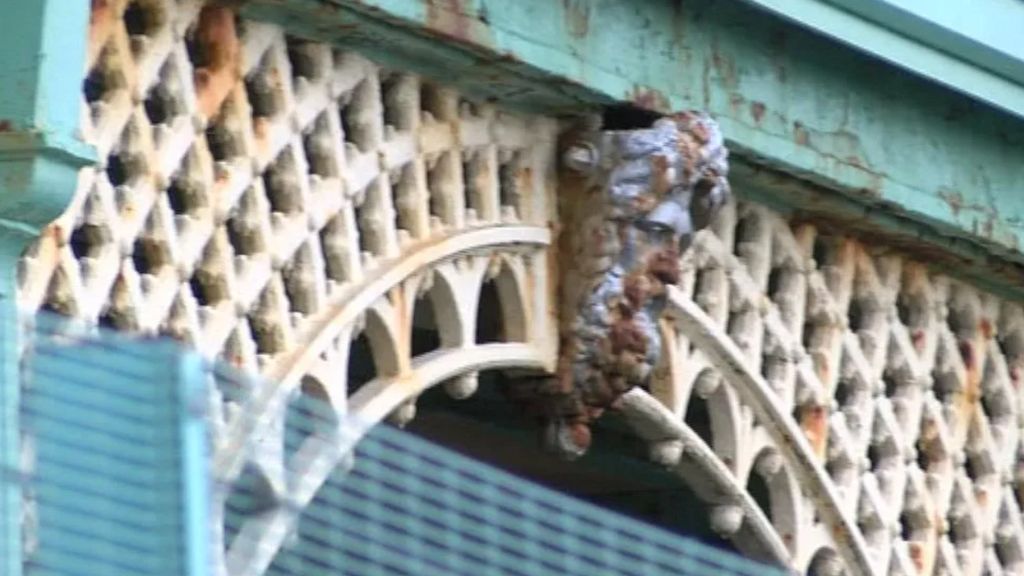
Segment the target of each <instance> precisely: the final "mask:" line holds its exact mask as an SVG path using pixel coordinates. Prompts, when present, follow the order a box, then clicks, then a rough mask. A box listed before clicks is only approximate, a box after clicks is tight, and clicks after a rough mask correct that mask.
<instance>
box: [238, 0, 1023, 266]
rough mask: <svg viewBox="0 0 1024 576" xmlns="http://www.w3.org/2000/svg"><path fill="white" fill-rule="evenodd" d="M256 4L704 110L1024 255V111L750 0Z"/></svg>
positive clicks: (373, 48) (267, 0) (369, 40)
mask: <svg viewBox="0 0 1024 576" xmlns="http://www.w3.org/2000/svg"><path fill="white" fill-rule="evenodd" d="M245 10H246V12H247V14H248V15H251V16H255V17H259V18H269V19H273V20H278V21H281V22H284V23H286V24H288V25H289V26H293V29H295V30H296V32H297V33H301V34H307V35H312V36H315V37H317V38H321V39H329V40H332V41H335V42H338V43H339V44H341V45H348V46H352V47H356V48H359V49H361V50H366V51H370V52H372V53H373V55H374V56H375V57H384V58H385V60H388V61H389V62H391V63H394V64H395V65H403V66H409V65H412V66H416V67H417V68H419V69H422V70H424V71H425V72H426V73H428V74H431V75H435V76H438V77H439V78H441V79H444V80H446V81H454V82H456V83H457V84H461V85H462V87H463V88H464V89H466V90H467V91H468V92H471V93H474V94H476V95H479V96H483V97H491V98H494V99H497V100H501V101H503V102H506V103H511V104H519V105H524V106H529V107H531V108H542V109H544V110H546V111H548V112H550V113H566V112H570V113H571V112H576V113H579V112H581V111H586V109H587V108H586V106H588V105H592V106H599V105H602V104H607V103H609V102H612V101H624V100H625V101H634V102H636V103H638V104H641V105H644V106H648V107H654V108H659V109H668V108H672V109H683V108H700V109H706V110H709V111H710V112H711V113H712V114H714V115H715V116H716V118H717V119H718V120H719V121H720V122H721V124H722V126H723V129H724V131H725V133H726V134H727V135H728V137H729V138H730V144H731V146H732V148H733V150H734V151H735V152H737V153H739V154H742V155H744V156H746V157H748V158H751V159H756V160H757V161H758V162H761V163H763V164H765V165H767V166H771V167H773V168H776V169H779V170H782V171H784V172H788V173H791V174H794V175H797V176H799V177H800V178H804V179H807V180H810V181H812V182H814V183H816V184H819V185H822V186H824V187H827V188H830V189H833V190H836V191H837V192H839V193H841V194H845V195H846V196H847V197H848V198H850V199H852V200H854V201H856V202H859V203H861V204H863V205H864V206H867V207H874V208H884V209H887V210H895V211H899V212H901V213H903V214H904V215H906V216H907V217H908V219H907V220H906V221H908V222H911V223H914V222H916V223H920V224H922V225H925V226H927V227H929V228H936V229H938V230H940V231H941V232H942V233H943V234H949V235H955V236H960V237H962V238H964V239H965V240H968V241H970V242H974V243H976V244H977V245H978V246H979V249H984V250H988V251H993V252H995V253H997V254H1000V255H1001V256H1002V257H1005V258H1009V259H1014V260H1018V261H1024V254H1022V252H1021V246H1022V242H1024V194H1022V193H1020V190H1019V188H1020V186H1022V184H1020V183H1021V182H1024V162H1022V161H1021V160H1022V159H1024V142H1022V141H1021V140H1022V138H1021V137H1020V136H1019V134H1020V133H1024V130H1022V129H1024V122H1022V121H1021V120H1019V119H1017V118H1015V117H1012V116H1009V115H1006V114H1002V113H1000V112H997V111H995V110H993V109H990V108H988V107H986V106H984V105H981V104H979V103H977V102H975V101H972V100H970V99H968V98H966V97H964V96H962V95H959V94H956V93H954V92H952V91H950V90H947V89H945V88H943V87H941V86H939V85H937V84H932V83H930V82H927V81H925V80H922V79H920V78H917V77H914V76H911V75H909V74H907V73H904V72H901V71H900V70H898V69H896V68H895V67H893V66H889V65H887V64H885V63H883V62H880V61H878V60H874V59H871V58H869V57H866V56H864V55H862V54H859V53H857V52H855V51H854V50H852V49H849V48H847V47H845V46H842V45H840V44H838V43H835V42H833V41H830V40H827V39H825V38H823V37H820V36H816V35H814V34H812V33H810V32H807V31H804V30H802V29H800V28H797V27H796V26H794V25H792V24H790V23H787V22H785V21H783V20H781V19H779V18H776V17H774V16H772V15H771V14H769V13H766V12H763V11H759V10H757V9H755V8H752V7H750V6H748V5H745V4H741V3H739V2H724V1H718V2H711V1H707V0H695V1H690V2H686V3H679V2H673V1H670V0H648V1H644V2H627V1H625V0H592V1H589V2H588V1H585V0H566V1H565V2H548V1H546V0H520V1H517V2H498V1H496V0H463V1H455V0H449V1H445V2H441V1H435V2H428V1H425V0H367V1H365V2H357V1H355V0H330V1H328V0H249V2H248V3H247V6H246V8H245ZM459 23H462V24H466V26H464V27H462V28H460V27H459V26H458V24H459ZM424 54H429V57H427V56H423V55H424ZM438 58H440V59H441V60H440V61H441V62H444V64H443V65H439V64H438V60H437V59H438Z"/></svg>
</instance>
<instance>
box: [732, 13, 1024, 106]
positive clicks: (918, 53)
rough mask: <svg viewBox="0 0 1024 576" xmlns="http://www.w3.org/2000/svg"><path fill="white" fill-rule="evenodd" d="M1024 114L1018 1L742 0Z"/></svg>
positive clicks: (1023, 20) (1023, 17)
mask: <svg viewBox="0 0 1024 576" xmlns="http://www.w3.org/2000/svg"><path fill="white" fill-rule="evenodd" d="M745 1H747V2H749V3H751V4H754V5H756V6H759V7H761V8H764V9H765V10H769V11H771V12H774V13H776V14H778V15H780V16H783V17H784V18H786V19H788V20H791V21H793V22H796V23H798V24H800V25H802V26H806V27H808V28H810V29H812V30H816V31H818V32H821V33H822V34H825V35H827V36H830V37H832V38H835V39H837V40H839V41H840V42H843V43H846V44H849V45H850V46H852V47H854V48H856V49H857V50H860V51H863V52H865V53H867V54H871V55H873V56H876V57H878V58H881V59H882V60H886V61H888V62H891V63H892V64H894V65H896V66H899V67H902V68H905V69H906V70H909V71H911V72H913V73H915V74H919V75H921V76H923V77H925V78H929V79H931V80H934V81H936V82H939V83H941V84H944V85H946V86H948V87H950V88H952V89H954V90H957V91H959V92H963V93H964V94H967V95H969V96H971V97H973V98H977V99H978V100H981V101H984V102H988V103H989V104H992V105H993V106H996V107H999V108H1002V109H1004V110H1006V111H1007V112H1010V113H1011V114H1014V115H1017V116H1021V117H1024V45H1022V43H1021V41H1020V39H1021V34H1022V33H1024V32H1022V31H1024V4H1022V3H1021V2H1019V1H1018V0H977V1H976V2H971V3H969V4H968V3H963V2H926V1H924V0H745Z"/></svg>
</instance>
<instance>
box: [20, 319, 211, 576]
mask: <svg viewBox="0 0 1024 576" xmlns="http://www.w3.org/2000/svg"><path fill="white" fill-rule="evenodd" d="M25 373H26V378H25V393H24V400H23V412H22V434H23V437H24V438H26V439H27V440H26V441H28V442H29V443H30V446H32V448H33V449H32V450H31V452H32V453H34V455H35V457H34V458H33V459H30V460H31V461H30V462H26V463H25V464H23V466H25V467H26V469H27V470H26V471H29V472H30V479H29V481H28V483H27V484H25V485H24V488H26V489H27V490H26V492H25V496H26V497H27V499H28V501H30V502H32V503H33V505H34V506H35V508H36V510H37V514H36V517H37V521H36V522H35V523H34V525H32V524H30V525H29V526H27V528H28V532H29V533H30V534H31V533H34V534H35V537H34V538H33V539H34V540H36V541H37V542H38V545H37V546H33V547H32V548H33V549H30V550H27V551H26V553H27V556H26V557H25V560H26V561H27V564H26V566H25V568H26V572H27V573H28V574H40V575H43V574H45V575H51V574H52V575H59V576H71V575H79V574H81V575H83V576H85V575H90V576H91V575H96V574H104V575H109V576H119V575H124V576H128V575H132V576H135V575H139V576H142V575H153V576H171V575H177V576H180V575H183V574H197V575H198V574H204V573H206V572H207V570H208V567H209V559H208V554H207V553H206V547H207V546H208V541H209V538H208V534H209V501H208V499H207V493H208V491H209V490H208V485H207V482H208V481H207V479H208V477H209V474H208V469H207V466H206V463H207V461H208V454H207V450H206V446H205V436H206V429H205V420H204V419H205V405H204V403H205V398H206V396H205V371H204V367H203V365H202V363H201V362H200V360H199V358H198V357H197V356H195V355H194V354H192V353H184V352H182V351H181V350H179V349H178V348H177V347H176V346H174V345H171V344H168V343H166V342H160V341H144V340H138V341H136V340H129V339H126V338H119V337H115V336H111V335H103V336H100V337H89V338H86V337H83V336H76V335H74V329H73V327H71V325H70V324H69V323H67V321H61V320H58V319H55V318H52V317H49V316H46V317H41V318H39V319H38V321H37V327H36V330H35V332H34V333H33V334H32V338H31V348H30V351H29V356H28V361H27V363H26V372H25Z"/></svg>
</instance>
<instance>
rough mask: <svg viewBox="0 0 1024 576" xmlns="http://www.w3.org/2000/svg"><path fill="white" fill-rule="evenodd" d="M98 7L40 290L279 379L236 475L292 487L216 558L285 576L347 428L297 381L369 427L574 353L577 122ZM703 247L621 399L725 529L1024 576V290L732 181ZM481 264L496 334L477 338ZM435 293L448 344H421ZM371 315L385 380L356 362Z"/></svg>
mask: <svg viewBox="0 0 1024 576" xmlns="http://www.w3.org/2000/svg"><path fill="white" fill-rule="evenodd" d="M93 8H94V11H93V20H92V30H91V45H90V52H89V58H88V74H87V79H86V81H85V83H84V92H83V98H84V105H83V114H82V130H83V134H84V135H85V136H86V138H87V139H88V140H89V141H90V142H91V143H93V144H94V145H95V146H96V147H97V149H98V151H99V153H100V157H102V158H104V161H103V162H102V163H101V165H98V166H94V167H90V168H87V169H85V170H83V171H82V175H81V183H80V187H79V191H78V194H77V196H76V198H75V201H74V203H73V205H72V206H70V207H69V209H68V211H67V213H66V214H65V215H64V216H63V217H61V218H60V219H58V220H57V221H56V222H55V223H54V224H53V225H52V226H50V227H49V228H48V229H47V230H46V232H45V233H44V234H43V235H42V236H41V237H40V239H39V241H38V242H36V244H35V245H34V246H33V247H32V248H31V250H29V251H28V253H27V254H26V255H25V258H24V260H23V262H22V268H21V291H20V294H19V302H20V305H21V307H22V308H23V309H24V310H27V311H33V310H37V309H40V308H44V307H45V308H49V309H54V310H57V311H59V312H61V313H64V314H67V315H71V316H75V317H79V318H82V319H85V320H86V321H90V322H102V323H106V324H110V325H114V326H117V327H119V328H123V329H126V330H135V331H141V332H146V333H157V332H162V333H167V334H171V335H173V336H175V337H177V338H180V339H182V340H184V341H186V342H188V343H190V344H191V345H193V346H196V347H198V348H200V349H201V350H203V351H204V352H206V353H208V354H209V355H210V356H214V355H220V356H222V357H224V358H227V359H229V360H230V361H231V362H233V363H234V364H236V365H237V366H239V367H241V368H242V369H243V370H246V371H249V372H252V373H261V374H263V375H266V376H267V377H268V378H267V380H266V381H267V382H274V383H275V384H273V385H270V384H267V385H262V386H259V387H257V389H241V390H238V389H233V388H232V387H230V386H222V387H219V388H218V387H211V396H212V397H213V398H214V400H215V405H216V406H217V409H216V410H215V415H214V417H213V419H214V427H213V428H214V435H215V439H214V454H213V459H214V463H213V466H214V471H215V473H216V474H217V478H218V480H219V481H220V482H221V483H223V484H225V485H230V484H231V483H233V482H235V481H236V480H238V479H239V477H240V476H246V475H248V476H256V477H258V479H259V481H260V483H261V484H260V485H262V486H265V487H267V491H268V492H269V493H270V494H271V495H272V496H273V498H272V500H274V501H276V502H285V503H287V504H288V505H287V506H284V505H278V506H272V507H271V508H270V510H269V511H268V512H267V513H264V514H260V515H258V516H253V517H252V518H249V519H247V520H246V521H245V523H244V524H243V526H242V527H241V532H240V533H239V535H238V536H236V537H234V538H233V539H231V541H228V542H220V545H219V546H218V547H217V549H218V557H217V559H216V561H217V566H218V571H219V573H226V574H258V573H261V572H262V571H263V570H264V569H265V568H266V567H267V566H268V565H269V564H270V562H271V561H272V559H273V557H274V555H275V553H276V551H277V550H278V549H279V547H280V546H281V545H282V544H283V542H284V540H285V538H286V536H287V533H288V530H289V527H290V526H291V525H292V523H293V522H294V518H295V510H296V509H301V508H302V507H303V506H305V505H306V504H307V503H309V502H310V501H311V500H312V497H313V495H314V494H315V493H316V491H317V489H318V488H319V486H320V485H321V484H322V482H323V480H324V478H326V476H327V474H328V473H329V472H330V470H331V469H333V468H334V467H335V466H336V465H337V464H338V463H339V461H340V460H341V459H342V456H343V454H344V452H345V450H346V446H339V445H338V444H339V443H337V442H325V441H323V438H316V437H310V438H307V439H306V441H305V442H304V443H303V444H302V445H301V446H300V447H299V448H298V450H297V453H295V454H288V453H286V450H285V448H284V443H283V441H282V436H283V429H284V428H285V427H286V424H285V422H284V413H285V410H286V407H287V406H288V404H289V403H290V402H294V401H295V400H296V398H297V397H300V396H302V395H312V396H316V397H318V398H323V399H327V400H328V401H329V402H330V403H331V404H332V405H333V406H334V407H335V409H336V410H337V411H338V413H339V414H343V413H347V414H348V415H349V416H350V417H352V418H357V419H360V420H361V421H363V422H366V423H367V425H370V424H372V423H374V422H378V421H380V420H381V419H382V418H384V417H385V416H386V415H388V414H392V415H394V416H395V417H397V418H398V419H399V420H400V421H401V420H407V419H408V418H411V417H413V415H414V401H415V398H416V396H417V395H418V394H419V393H420V392H422V390H424V389H425V388H426V387H428V386H432V385H434V384H437V383H440V382H445V383H446V384H445V385H446V387H447V388H448V389H449V391H450V392H451V393H452V394H454V395H456V396H464V395H467V394H470V393H472V391H473V389H474V378H473V376H472V374H473V373H474V372H476V371H478V370H482V369H490V368H516V369H529V370H538V371H547V372H553V371H555V369H556V359H555V357H554V352H553V351H554V350H555V349H556V346H555V341H556V340H555V335H556V334H557V327H556V326H555V322H554V319H553V315H554V314H553V311H554V309H555V307H556V305H555V304H554V301H555V298H554V292H553V290H554V288H555V287H554V281H553V278H551V277H549V270H550V269H552V268H553V267H554V266H555V265H556V264H555V259H554V257H553V254H552V252H551V249H550V248H549V246H550V243H551V233H550V231H549V229H548V225H549V223H550V222H551V221H554V220H555V218H556V214H555V204H554V184H555V178H554V165H555V157H556V148H555V144H554V140H555V137H556V126H555V123H554V121H553V120H551V119H548V118H543V117H536V116H534V117H524V116H516V115H513V114H510V113H508V112H506V111H502V110H499V109H496V108H494V107H491V106H487V105H478V104H472V103H469V102H466V101H464V100H462V99H461V98H460V97H459V95H458V94H457V93H456V92H455V91H453V90H451V89H449V88H446V87H443V86H437V85H433V84H431V83H430V82H428V81H426V80H424V79H421V78H419V77H417V76H416V75H415V74H410V73H408V72H405V71H392V70H384V69H381V68H380V67H378V66H376V65H374V64H373V63H371V62H368V61H367V60H365V59H363V58H361V57H360V56H358V55H356V54H351V53H346V52H339V51H336V50H333V49H332V48H330V47H328V46H326V45H323V44H318V43H312V42H304V41H301V40H297V39H293V38H290V37H288V36H287V35H286V34H285V31H284V30H283V29H281V28H280V27H278V26H274V25H268V24H261V23H256V22H248V21H240V20H238V19H237V18H235V17H234V15H233V14H231V13H230V12H229V11H228V10H226V9H224V8H217V7H203V5H202V2H199V1H171V0H135V1H132V2H128V1H127V0H97V1H96V2H93ZM562 193H564V194H570V193H571V191H569V190H565V191H562ZM665 222H666V223H670V227H673V228H674V225H675V223H677V221H676V220H673V219H671V218H670V219H667V220H665ZM658 229H659V227H656V226H655V227H648V228H644V229H643V230H642V232H643V234H644V235H643V236H638V238H640V239H644V238H647V236H646V235H647V234H648V233H652V232H656V231H657V230H658ZM678 232H679V229H678V228H674V231H673V233H672V236H673V237H674V236H675V235H676V234H678ZM658 237H660V236H658ZM656 244H657V243H656ZM657 245H658V246H662V244H657ZM665 245H666V246H667V245H670V243H667V244H665ZM680 272H681V273H680V278H679V283H678V286H671V285H668V286H665V287H664V291H665V295H664V297H663V300H664V305H665V308H666V310H665V313H664V314H662V315H660V316H659V315H657V314H654V311H651V312H650V315H649V317H648V320H647V321H648V322H651V323H653V322H655V318H656V319H657V320H656V322H657V337H654V332H652V331H651V329H647V330H646V331H645V337H646V339H647V342H648V343H656V344H660V352H657V353H655V351H654V350H651V349H648V350H647V353H646V355H644V356H643V360H644V362H646V363H648V364H653V363H654V362H655V361H657V364H656V365H655V366H654V368H653V370H652V371H651V373H650V375H649V377H648V378H647V381H648V389H649V390H643V389H641V388H633V389H631V390H629V391H628V392H626V393H625V394H624V395H622V396H621V397H620V398H619V399H618V402H617V407H618V408H619V409H620V410H622V411H623V413H624V414H625V415H626V417H627V418H628V419H629V421H630V422H632V423H633V424H634V425H635V427H636V430H637V433H638V434H639V435H640V436H642V437H643V438H645V439H646V440H648V441H649V442H650V445H651V455H652V457H653V458H654V459H655V460H657V461H658V462H661V463H662V464H664V465H666V466H669V467H671V469H673V470H674V471H676V472H677V473H678V474H679V476H680V478H681V480H682V481H684V482H687V483H688V484H689V485H690V486H691V487H693V488H694V490H695V491H696V492H697V493H698V494H699V495H700V496H701V497H702V498H705V499H707V500H708V501H709V502H711V503H712V504H713V507H712V510H713V512H712V514H711V518H710V522H711V524H712V526H713V527H714V528H715V529H716V530H718V531H719V532H721V533H722V534H723V535H725V536H727V537H730V538H732V539H733V540H734V541H735V542H736V543H737V545H738V546H740V547H741V548H743V549H744V550H745V551H747V552H748V553H750V554H753V555H757V556H760V557H767V558H771V559H775V560H777V561H779V562H781V563H785V564H787V565H790V566H794V567H795V568H796V569H798V570H799V571H801V572H812V573H817V574H839V573H843V572H845V573H848V574H868V573H870V574H932V573H948V574H983V573H991V574H999V573H1019V572H1021V571H1022V570H1024V539H1022V538H1024V526H1022V523H1021V515H1020V498H1021V492H1020V490H1019V488H1018V487H1019V485H1020V482H1021V479H1022V478H1021V477H1020V476H1019V472H1018V468H1019V462H1021V461H1024V458H1022V455H1021V450H1022V449H1024V446H1022V444H1021V442H1020V434H1019V430H1020V414H1021V410H1022V407H1021V393H1020V391H1019V385H1020V384H1019V383H1020V376H1021V367H1022V363H1024V357H1022V354H1024V312H1022V309H1021V307H1020V306H1019V305H1018V304H1016V303H1013V302H1007V301H1003V300H1000V299H999V298H997V297H995V296H994V295H991V294H988V293H985V292H983V291H980V290H978V289H975V288H973V287H971V286H968V285H965V284H962V283H960V282H958V281H956V280H953V279H951V278H949V277H947V276H945V275H943V274H940V273H936V272H931V271H929V270H927V269H926V267H925V266H924V265H923V264H922V263H919V262H915V261H913V260H912V259H909V258H906V257H904V256H902V255H900V254H899V253H896V252H893V251H890V250H886V249H885V247H884V246H872V245H868V244H864V243H861V242H859V241H857V240H854V239H850V238H845V237H840V236H835V235H832V234H829V231H823V230H818V229H817V228H815V226H813V225H810V224H802V225H790V224H788V223H787V222H786V220H785V219H784V218H783V217H782V216H781V215H779V214H778V213H774V212H772V211H771V210H769V209H767V208H764V207H761V206H757V205H752V204H744V203H734V202H730V203H727V204H725V205H724V207H723V208H722V210H721V211H720V213H719V215H718V216H717V217H716V218H715V219H714V220H713V222H712V223H711V227H710V230H707V231H704V232H701V233H699V234H697V235H696V236H695V237H694V238H693V242H692V246H691V248H690V250H688V251H687V253H686V254H684V255H683V257H682V259H681V264H680ZM484 285H490V286H494V287H495V290H494V291H495V292H496V293H497V294H498V296H499V298H498V300H499V301H500V303H501V310H502V317H503V320H504V322H503V327H504V333H503V334H502V338H500V339H499V340H501V341H498V342H478V341H477V339H476V337H475V336H476V324H477V304H478V301H479V299H480V294H481V292H482V288H481V287H482V286H484ZM421 297H423V298H427V299H429V300H430V301H431V302H432V303H433V305H434V309H435V311H436V312H437V313H436V314H435V322H436V324H437V326H436V327H437V332H438V334H439V343H438V344H439V347H438V348H437V349H435V350H432V351H430V352H427V353H424V354H417V355H416V356H415V357H413V356H414V352H416V350H414V349H413V346H412V344H411V337H410V332H411V329H412V326H413V325H414V324H415V323H416V309H417V308H418V307H417V306H416V304H417V301H418V299H420V298H421ZM571 312H572V314H573V315H574V314H575V310H572V311H571ZM568 316H569V315H567V314H562V318H563V319H564V318H566V317H568ZM360 336H365V340H367V341H369V343H370V347H371V348H372V351H373V357H374V363H375V368H376V376H375V377H373V378H371V380H370V381H369V382H362V381H356V380H354V379H352V381H350V379H349V378H348V376H347V375H346V374H347V370H346V367H347V366H348V365H349V349H350V344H349V343H350V342H351V341H352V340H353V339H354V338H355V339H356V340H357V342H358V341H361V340H362V338H360ZM639 375H643V374H639ZM642 380H644V379H643V378H639V379H637V381H642ZM243 406H244V408H243ZM242 415H244V416H245V417H241V416H242ZM556 415H560V416H566V415H567V414H565V413H561V414H556ZM570 439H571V437H570ZM286 460H287V461H290V462H292V465H288V466H286V464H285V462H286ZM296 463H297V464H296ZM218 506H221V507H222V506H223V502H222V501H221V502H218ZM220 512H221V510H218V514H215V516H216V517H217V522H216V524H215V526H214V528H215V530H214V532H215V533H216V534H217V535H218V537H222V536H223V535H222V534H221V532H220V526H221V525H220V521H221V520H220V516H219V514H220ZM242 536H245V537H244V538H243V537H242Z"/></svg>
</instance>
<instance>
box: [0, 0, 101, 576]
mask: <svg viewBox="0 0 1024 576" xmlns="http://www.w3.org/2000/svg"><path fill="white" fill-rule="evenodd" d="M0 6H2V8H3V13H4V21H5V26H4V34H3V38H2V39H0V44H2V49H0V85H2V86H3V90H2V91H0V317H2V320H3V321H2V322H0V325H2V331H3V332H2V334H0V344H2V346H0V354H3V358H2V363H3V372H2V374H0V410H2V411H0V454H2V458H3V463H2V465H3V467H4V469H5V470H8V471H10V470H15V469H17V465H18V463H19V450H20V442H19V437H18V426H19V424H18V422H19V419H18V406H19V398H20V395H19V390H18V387H19V385H18V382H19V366H18V358H19V354H18V347H19V340H20V335H19V334H18V324H17V322H16V321H15V318H16V314H17V310H16V303H15V291H16V285H17V279H16V272H17V263H18V259H19V257H20V256H21V252H22V250H23V249H24V247H25V246H26V245H27V244H28V242H30V241H31V240H32V239H33V238H34V236H35V235H36V234H38V231H39V229H40V228H41V227H42V226H44V225H45V224H47V223H48V222H49V221H50V220H52V219H53V218H55V217H56V216H57V215H59V214H60V212H62V211H63V210H64V208H65V207H66V205H67V204H68V202H69V201H70V199H71V196H72V194H73V193H74V191H75V183H76V181H77V176H78V168H79V167H80V166H82V165H83V164H84V163H85V162H86V161H87V160H89V159H90V158H91V153H90V151H89V149H88V147H86V146H85V145H84V144H82V143H81V142H80V141H79V140H78V138H77V136H76V130H77V128H78V118H79V116H78V114H79V98H80V93H81V80H82V76H83V65H84V61H85V43H86V36H87V34H88V21H89V2H85V1H84V0H82V1H77V2H67V1H62V0H34V1H32V2H23V1H22V0H2V1H0ZM0 488H2V494H0V513H2V515H3V518H2V519H0V530H2V534H0V558H2V560H0V573H3V574H8V575H11V576H14V575H17V574H20V573H21V569H22V566H21V560H22V554H21V521H20V515H21V497H22V495H21V487H20V484H19V483H18V482H3V483H2V484H0Z"/></svg>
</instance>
